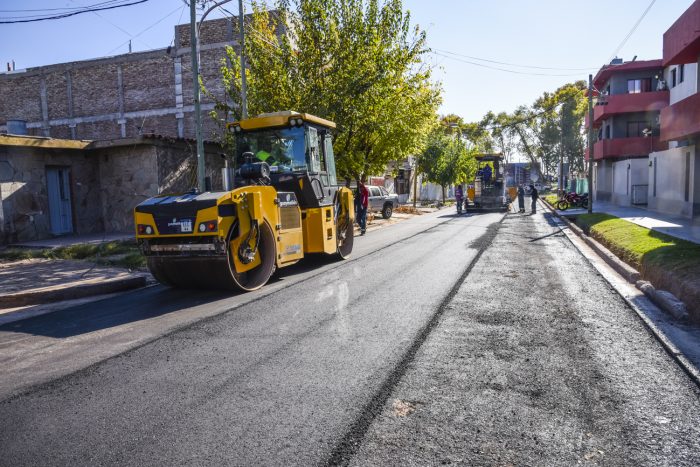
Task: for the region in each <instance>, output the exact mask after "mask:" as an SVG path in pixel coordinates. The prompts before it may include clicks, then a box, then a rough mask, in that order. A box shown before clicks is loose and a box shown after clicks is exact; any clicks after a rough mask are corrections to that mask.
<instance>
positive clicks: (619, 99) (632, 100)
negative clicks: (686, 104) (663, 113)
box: [586, 91, 669, 127]
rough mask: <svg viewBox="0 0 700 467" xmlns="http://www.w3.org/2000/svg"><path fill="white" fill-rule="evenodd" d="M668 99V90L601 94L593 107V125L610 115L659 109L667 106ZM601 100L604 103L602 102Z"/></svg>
mask: <svg viewBox="0 0 700 467" xmlns="http://www.w3.org/2000/svg"><path fill="white" fill-rule="evenodd" d="M668 99H669V92H668V91H653V92H640V93H637V94H614V95H612V96H602V97H600V98H599V99H598V105H596V106H595V107H594V108H593V126H596V127H597V126H600V122H602V121H603V120H605V119H606V118H608V117H610V116H611V115H618V114H624V113H630V112H654V111H659V110H661V109H663V108H665V107H667V106H668ZM603 102H604V103H605V104H602V103H603ZM586 127H588V114H586Z"/></svg>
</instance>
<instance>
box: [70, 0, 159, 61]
mask: <svg viewBox="0 0 700 467" xmlns="http://www.w3.org/2000/svg"><path fill="white" fill-rule="evenodd" d="M69 1H70V2H71V3H75V4H76V5H78V6H81V5H79V4H78V3H76V2H75V0H69ZM91 13H92V14H93V15H95V16H97V17H98V18H100V19H101V20H102V21H106V22H107V23H109V24H111V25H112V26H114V27H115V28H117V29H118V30H120V31H121V32H123V33H124V34H126V35H127V37H129V39H134V36H133V35H132V34H131V33H130V32H129V31H127V30H126V29H124V28H122V27H121V26H119V25H118V24H115V23H113V22H112V21H110V20H109V19H107V18H105V17H104V16H102V15H101V14H99V13H97V12H96V11H93V12H91ZM140 41H141V43H142V44H144V45H145V46H146V47H148V48H149V49H153V48H154V47H153V46H152V45H150V44H148V43H146V42H145V41H143V40H140ZM110 53H111V51H110V52H108V54H107V55H109V54H110Z"/></svg>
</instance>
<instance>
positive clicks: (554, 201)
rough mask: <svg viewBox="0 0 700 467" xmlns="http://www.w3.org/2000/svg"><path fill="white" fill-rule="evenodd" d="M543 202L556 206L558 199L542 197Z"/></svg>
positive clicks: (556, 197) (555, 196) (550, 196)
mask: <svg viewBox="0 0 700 467" xmlns="http://www.w3.org/2000/svg"><path fill="white" fill-rule="evenodd" d="M543 198H544V200H545V201H547V202H548V203H549V204H550V206H554V205H555V204H557V201H559V197H558V196H557V195H555V194H554V195H545V196H543Z"/></svg>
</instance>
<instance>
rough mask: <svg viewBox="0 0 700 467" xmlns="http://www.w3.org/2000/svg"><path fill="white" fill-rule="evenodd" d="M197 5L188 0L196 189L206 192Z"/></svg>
mask: <svg viewBox="0 0 700 467" xmlns="http://www.w3.org/2000/svg"><path fill="white" fill-rule="evenodd" d="M198 40H199V39H198V37H197V5H196V0H190V48H191V51H192V52H191V53H192V85H193V89H194V132H195V138H196V139H197V188H198V190H199V192H200V193H203V192H204V191H206V188H207V187H206V171H205V166H204V141H203V140H202V116H201V109H200V107H201V105H200V89H199V59H198V57H197V41H198Z"/></svg>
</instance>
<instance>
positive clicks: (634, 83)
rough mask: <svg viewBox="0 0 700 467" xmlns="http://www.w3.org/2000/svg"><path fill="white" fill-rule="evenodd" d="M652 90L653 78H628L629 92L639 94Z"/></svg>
mask: <svg viewBox="0 0 700 467" xmlns="http://www.w3.org/2000/svg"><path fill="white" fill-rule="evenodd" d="M650 91H651V78H642V79H628V80H627V92H628V93H629V94H639V93H640V92H650Z"/></svg>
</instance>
